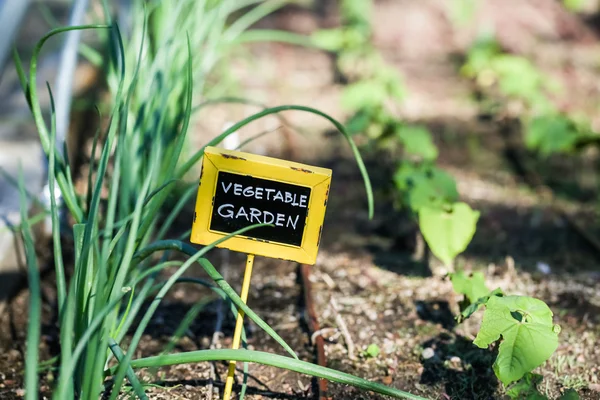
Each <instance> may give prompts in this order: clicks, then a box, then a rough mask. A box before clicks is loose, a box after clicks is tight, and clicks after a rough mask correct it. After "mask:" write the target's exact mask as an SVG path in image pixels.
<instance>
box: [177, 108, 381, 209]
mask: <svg viewBox="0 0 600 400" xmlns="http://www.w3.org/2000/svg"><path fill="white" fill-rule="evenodd" d="M289 110H296V111H304V112H308V113H312V114H316V115H318V116H320V117H323V118H325V119H326V120H328V121H329V122H331V123H332V124H333V126H335V127H336V129H337V130H338V131H339V132H340V133H341V134H342V135H344V137H345V138H346V141H347V142H348V144H349V145H350V148H351V149H352V153H353V154H354V158H355V159H356V163H357V164H358V168H359V170H360V173H361V175H362V178H363V181H364V183H365V191H366V193H367V201H368V207H369V218H372V217H373V189H372V187H371V180H370V178H369V174H368V173H367V169H366V167H365V164H364V162H363V159H362V157H361V155H360V152H359V151H358V148H357V147H356V144H355V143H354V140H352V137H351V136H350V134H349V133H348V131H346V128H344V126H343V125H342V124H341V123H339V122H338V121H337V120H336V119H334V118H333V117H331V116H329V115H327V114H325V113H324V112H322V111H319V110H317V109H315V108H312V107H306V106H295V105H289V106H279V107H272V108H268V109H266V110H263V111H261V112H258V113H256V114H253V115H251V116H249V117H248V118H246V119H243V120H242V121H240V122H238V123H237V124H235V125H233V126H231V127H230V128H229V129H227V130H226V131H225V132H223V133H221V134H220V135H219V136H217V137H216V138H214V139H213V140H211V141H210V142H209V143H208V144H206V145H205V146H202V147H201V148H200V150H198V151H197V152H196V153H195V154H194V155H193V156H192V157H191V158H190V159H189V160H188V161H187V162H186V163H185V164H183V165H182V166H181V167H180V168H179V170H178V172H177V174H176V177H179V178H181V177H183V176H184V175H185V174H186V173H187V172H188V171H189V170H190V169H191V168H192V167H193V166H194V165H195V164H196V163H197V162H198V161H199V160H200V158H202V156H203V155H204V149H205V148H206V147H207V146H216V145H217V144H219V143H221V142H222V141H223V139H225V138H226V137H227V136H229V135H231V134H232V133H234V132H236V131H238V130H239V129H240V128H242V127H243V126H245V125H248V124H249V123H251V122H253V121H256V120H257V119H260V118H262V117H265V116H267V115H270V114H276V113H279V112H282V111H289Z"/></svg>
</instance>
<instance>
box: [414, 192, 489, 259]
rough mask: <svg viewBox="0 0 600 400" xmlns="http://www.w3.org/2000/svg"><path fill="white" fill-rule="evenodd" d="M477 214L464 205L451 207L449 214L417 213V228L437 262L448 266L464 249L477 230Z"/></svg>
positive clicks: (427, 209)
mask: <svg viewBox="0 0 600 400" xmlns="http://www.w3.org/2000/svg"><path fill="white" fill-rule="evenodd" d="M478 219H479V211H474V210H472V209H471V207H469V205H468V204H466V203H454V204H453V206H452V210H451V211H446V210H444V209H442V208H431V207H423V208H421V209H419V227H420V228H421V232H422V233H423V237H424V238H425V241H426V242H427V244H428V245H429V247H430V248H431V251H432V252H433V254H435V256H436V257H437V258H439V259H440V260H442V262H443V263H444V264H445V265H451V264H452V261H453V260H454V259H455V258H456V256H457V255H459V254H460V253H462V252H463V251H464V250H465V249H466V248H467V245H468V244H469V242H470V241H471V239H472V238H473V235H474V234H475V228H476V226H477V220H478Z"/></svg>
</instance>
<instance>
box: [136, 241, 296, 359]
mask: <svg viewBox="0 0 600 400" xmlns="http://www.w3.org/2000/svg"><path fill="white" fill-rule="evenodd" d="M169 249H171V250H178V251H180V252H182V253H184V254H187V255H188V256H193V255H194V254H196V249H195V248H194V247H192V246H190V245H189V244H186V243H183V242H181V241H178V240H161V241H158V242H156V243H153V244H152V245H150V246H148V247H146V248H145V249H142V250H141V251H140V252H139V253H138V254H137V256H136V257H137V258H139V259H140V260H143V259H144V258H146V257H148V256H150V255H151V254H152V253H154V252H156V251H161V250H169ZM198 263H199V264H200V265H201V266H202V268H204V270H205V271H206V272H207V273H208V275H209V276H210V277H211V279H213V280H214V281H215V283H216V284H217V285H219V287H220V288H221V289H222V290H223V291H224V292H225V293H226V294H227V296H228V297H229V298H230V299H231V301H232V302H233V303H234V304H235V305H236V306H237V307H238V308H239V309H241V310H243V311H244V313H245V314H246V316H248V318H250V319H251V320H252V321H254V322H255V323H256V325H258V326H259V327H260V328H261V329H263V330H264V331H265V332H267V334H268V335H269V336H271V337H272V338H273V339H274V340H275V341H276V342H277V343H279V344H280V345H281V346H282V347H283V348H284V349H285V350H286V351H287V352H288V353H289V354H290V355H291V356H292V357H294V358H298V356H297V355H296V353H295V352H294V350H292V348H291V347H290V346H289V345H288V344H287V343H286V342H285V340H283V339H282V338H281V336H279V335H278V334H277V332H275V331H274V330H273V328H271V327H270V326H269V324H267V323H266V322H265V321H263V320H262V319H261V318H260V317H259V316H258V315H257V314H256V313H255V312H254V311H252V309H251V308H250V307H248V306H247V305H246V304H245V303H244V302H243V301H242V299H241V298H240V296H239V295H238V294H237V293H236V292H235V290H233V288H232V287H231V286H230V285H229V283H227V282H226V281H225V279H224V278H223V276H222V275H221V274H220V273H219V272H218V271H217V269H216V268H215V267H214V266H213V265H212V264H211V263H210V261H208V260H207V259H204V258H202V259H199V260H198Z"/></svg>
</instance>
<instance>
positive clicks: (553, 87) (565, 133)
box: [461, 35, 600, 157]
mask: <svg viewBox="0 0 600 400" xmlns="http://www.w3.org/2000/svg"><path fill="white" fill-rule="evenodd" d="M461 73H462V74H463V75H464V76H466V77H468V78H470V79H472V80H473V81H474V82H475V83H476V85H477V87H478V89H479V90H480V91H481V92H483V94H484V96H485V97H486V99H485V100H484V101H483V107H484V111H485V112H493V113H503V114H508V115H510V116H512V117H516V118H518V119H519V120H520V121H521V124H522V126H523V134H524V138H525V144H526V146H527V147H528V148H529V149H531V150H535V151H537V152H539V153H540V154H541V155H542V156H544V157H546V156H549V155H551V154H554V153H572V152H575V151H578V150H581V149H582V148H584V147H586V146H588V145H597V144H598V143H600V139H599V137H600V135H598V134H597V133H596V132H594V131H593V130H592V128H591V123H590V121H589V119H588V118H585V117H582V116H576V115H568V114H567V113H564V112H561V111H559V110H557V108H556V107H555V105H554V104H553V103H552V101H551V100H550V95H553V94H556V93H558V92H559V91H560V86H559V85H558V84H557V83H556V82H554V81H553V80H552V79H550V78H549V77H548V76H546V74H544V73H543V72H542V71H540V70H539V69H538V68H537V67H536V66H535V65H534V64H533V63H531V62H530V61H529V60H528V59H527V58H525V57H523V56H519V55H514V54H507V53H505V52H503V51H502V49H501V47H500V45H499V44H498V42H497V41H496V40H495V38H494V37H493V36H491V35H482V36H480V37H479V38H478V40H477V41H476V42H475V43H474V44H473V46H472V47H471V49H470V50H469V52H468V54H467V59H466V61H465V63H464V65H463V66H462V68H461Z"/></svg>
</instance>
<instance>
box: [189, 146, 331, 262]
mask: <svg viewBox="0 0 600 400" xmlns="http://www.w3.org/2000/svg"><path fill="white" fill-rule="evenodd" d="M330 182H331V170H328V169H324V168H319V167H312V166H308V165H303V164H298V163H293V162H289V161H284V160H279V159H275V158H270V157H263V156H258V155H254V154H248V153H242V152H237V151H227V150H222V149H217V148H214V147H208V148H206V150H205V153H204V159H203V163H202V175H201V178H200V186H199V188H198V197H197V200H196V210H195V211H196V212H195V215H194V222H193V225H192V235H191V241H192V242H193V243H199V244H209V243H212V242H214V241H215V240H217V239H219V238H221V237H223V236H224V235H226V234H228V233H231V232H235V231H237V230H239V229H241V228H244V227H246V226H249V225H253V224H258V223H270V224H273V225H274V226H273V227H263V228H256V229H253V230H250V231H247V232H246V233H245V234H244V236H235V237H233V238H231V239H229V240H227V241H225V242H223V243H222V244H221V245H220V247H225V248H229V249H231V250H235V251H242V252H245V253H249V254H255V255H263V256H267V257H276V258H282V259H286V260H294V261H298V262H302V263H306V264H314V262H315V261H316V256H317V252H318V248H319V241H320V236H321V231H322V226H323V219H324V217H325V208H326V206H327V197H328V194H329V185H330Z"/></svg>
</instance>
